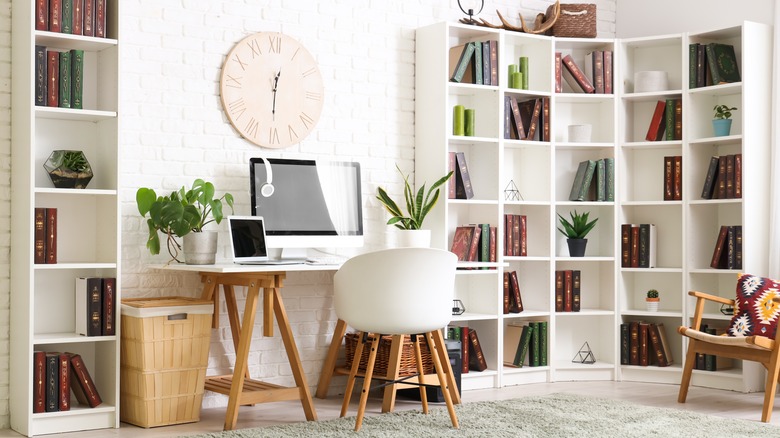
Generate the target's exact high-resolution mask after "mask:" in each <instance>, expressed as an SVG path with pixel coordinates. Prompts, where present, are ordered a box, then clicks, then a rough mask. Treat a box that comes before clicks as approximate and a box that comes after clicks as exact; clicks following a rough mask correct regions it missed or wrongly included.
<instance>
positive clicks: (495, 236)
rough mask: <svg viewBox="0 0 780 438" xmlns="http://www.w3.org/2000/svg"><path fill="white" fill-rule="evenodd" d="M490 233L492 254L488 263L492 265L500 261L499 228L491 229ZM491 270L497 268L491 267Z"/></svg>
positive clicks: (489, 244)
mask: <svg viewBox="0 0 780 438" xmlns="http://www.w3.org/2000/svg"><path fill="white" fill-rule="evenodd" d="M488 233H489V234H490V239H489V240H490V242H489V243H488V246H489V247H490V248H489V250H490V254H489V256H488V261H489V262H490V263H495V262H497V261H498V253H497V252H498V227H490V228H489V231H488ZM490 269H496V268H495V267H491V268H490Z"/></svg>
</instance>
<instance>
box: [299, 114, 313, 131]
mask: <svg viewBox="0 0 780 438" xmlns="http://www.w3.org/2000/svg"><path fill="white" fill-rule="evenodd" d="M298 118H299V119H301V122H303V126H305V127H306V128H307V129H308V128H309V127H310V126H312V125H314V119H312V118H311V117H309V115H308V114H306V113H304V112H302V113H300V114H299V115H298Z"/></svg>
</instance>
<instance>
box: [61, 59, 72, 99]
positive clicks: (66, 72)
mask: <svg viewBox="0 0 780 438" xmlns="http://www.w3.org/2000/svg"><path fill="white" fill-rule="evenodd" d="M70 92H71V89H70V52H60V100H59V106H60V108H70V97H71V96H70Z"/></svg>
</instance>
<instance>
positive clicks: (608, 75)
mask: <svg viewBox="0 0 780 438" xmlns="http://www.w3.org/2000/svg"><path fill="white" fill-rule="evenodd" d="M612 62H613V61H612V51H611V50H605V51H604V94H612V93H613V91H612V90H613V85H612V84H613V82H614V78H613V74H612Z"/></svg>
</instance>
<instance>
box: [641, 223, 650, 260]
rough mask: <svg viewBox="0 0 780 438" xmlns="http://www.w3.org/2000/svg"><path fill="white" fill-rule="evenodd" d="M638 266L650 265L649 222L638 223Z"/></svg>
mask: <svg viewBox="0 0 780 438" xmlns="http://www.w3.org/2000/svg"><path fill="white" fill-rule="evenodd" d="M639 267H640V268H649V267H650V224H639Z"/></svg>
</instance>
